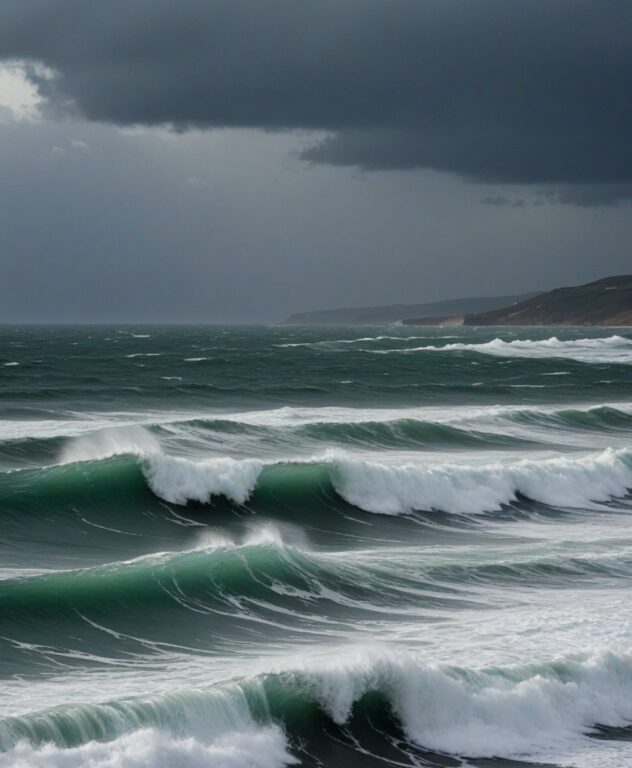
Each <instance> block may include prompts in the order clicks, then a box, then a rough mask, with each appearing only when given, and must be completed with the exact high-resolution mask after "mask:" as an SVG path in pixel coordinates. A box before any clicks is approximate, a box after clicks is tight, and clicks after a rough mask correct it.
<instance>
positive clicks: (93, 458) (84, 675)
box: [0, 327, 632, 768]
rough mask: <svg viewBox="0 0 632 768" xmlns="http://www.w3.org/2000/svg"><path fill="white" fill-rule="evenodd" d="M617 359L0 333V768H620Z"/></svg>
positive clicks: (623, 366)
mask: <svg viewBox="0 0 632 768" xmlns="http://www.w3.org/2000/svg"><path fill="white" fill-rule="evenodd" d="M631 489H632V334H631V333H630V332H629V331H625V330H613V329H570V328H567V329H559V328H557V329H553V328H544V329H510V330H509V329H489V328H487V329H484V330H481V329H462V328H456V329H454V328H435V329H424V328H412V327H407V328H402V327H399V328H398V327H388V328H384V327H380V328H366V327H363V328H349V327H347V328H325V329H323V328H319V329H310V328H292V327H288V328H199V327H196V328H166V327H165V328H158V327H148V328H138V327H134V328H129V327H108V328H103V327H101V328H35V327H28V328H27V327H21V328H10V327H4V328H2V329H0V518H1V525H2V536H1V537H0V675H2V694H3V695H2V696H1V697H0V768H9V767H11V768H14V767H19V768H32V767H35V766H37V767H38V768H39V767H40V766H41V767H42V768H50V767H51V766H53V767H55V768H72V767H74V766H91V768H95V767H96V768H106V767H107V768H113V766H116V768H140V766H152V768H153V767H154V766H157V767H158V768H181V767H184V768H194V767H195V768H205V767H206V766H213V767H214V768H225V767H227V766H228V767H231V768H233V767H234V768H238V767H239V768H241V767H243V766H246V767H248V766H250V767H252V768H275V767H277V766H285V765H303V766H310V767H313V768H317V767H321V766H324V767H327V768H329V767H338V766H340V767H342V766H351V765H358V766H369V767H370V768H374V767H377V766H388V765H394V766H441V767H449V768H452V767H453V768H457V766H478V767H479V768H509V767H510V766H511V767H513V768H517V766H525V765H532V764H546V765H558V766H577V767H578V768H582V767H587V766H591V767H592V766H606V768H618V766H623V765H628V764H632V738H631V734H632V647H631V645H630V639H631V635H632V601H631V600H630V597H631V591H630V588H631V586H632V496H631Z"/></svg>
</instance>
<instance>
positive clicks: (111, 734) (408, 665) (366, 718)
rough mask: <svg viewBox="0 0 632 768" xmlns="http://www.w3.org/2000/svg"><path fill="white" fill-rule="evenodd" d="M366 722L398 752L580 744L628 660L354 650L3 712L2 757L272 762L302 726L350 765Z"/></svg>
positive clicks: (612, 709) (618, 702)
mask: <svg viewBox="0 0 632 768" xmlns="http://www.w3.org/2000/svg"><path fill="white" fill-rule="evenodd" d="M376 718H378V719H379V720H381V722H382V723H388V720H389V719H391V718H392V723H393V726H392V727H393V729H401V736H400V738H401V737H403V739H405V740H406V742H407V748H408V749H409V750H410V752H409V754H417V755H419V752H415V750H418V749H422V750H431V751H433V752H435V753H441V754H444V755H445V754H452V755H461V756H466V757H472V758H476V757H505V758H515V757H521V758H523V759H524V758H525V757H537V756H545V755H546V754H547V753H548V752H549V751H550V750H552V749H556V750H560V749H561V750H563V749H572V748H573V747H576V746H577V744H581V743H582V742H585V741H586V740H587V738H588V735H587V734H589V733H590V732H591V730H593V729H595V727H596V726H598V725H603V726H610V727H614V728H617V727H624V726H626V725H627V724H628V723H629V722H630V719H632V659H631V658H630V656H629V655H627V654H622V653H617V652H614V651H604V652H599V653H595V654H593V655H584V656H575V657H567V658H560V659H556V660H553V661H551V662H544V663H539V664H537V663H534V664H530V665H525V666H512V667H494V668H482V669H481V668H473V667H458V666H446V665H441V664H433V663H427V662H424V661H423V660H421V659H419V658H417V657H416V656H414V655H412V654H410V653H404V652H396V651H386V650H383V649H377V648H373V649H371V648H368V649H367V648H357V649H355V650H354V651H347V652H345V653H341V654H340V653H339V654H337V657H336V661H331V660H325V659H324V658H311V659H308V660H306V661H305V662H303V663H301V664H298V665H297V664H296V662H294V663H292V662H290V663H289V664H288V665H287V666H285V667H280V668H278V669H276V670H274V669H273V670H272V671H271V672H269V673H265V674H259V675H257V676H255V677H253V678H249V679H245V680H243V681H241V682H234V683H230V684H225V685H218V686H211V687H210V688H206V689H205V688H200V689H195V690H186V691H182V692H179V693H171V694H166V695H163V696H160V697H155V698H144V699H131V700H122V701H114V702H109V703H103V704H92V705H88V704H86V705H74V706H61V707H57V708H55V709H51V710H44V711H41V712H35V713H32V714H29V715H24V716H23V717H10V718H5V719H4V720H3V721H1V722H0V745H1V746H2V748H3V749H4V750H5V754H4V755H2V756H0V766H1V767H2V768H5V767H6V768H8V766H11V767H12V768H15V767H16V766H29V768H31V767H32V766H38V767H39V766H42V767H43V768H49V766H53V767H54V768H60V767H61V766H64V768H66V767H67V766H70V767H71V768H75V766H80V765H86V764H88V763H89V764H90V765H94V766H98V768H102V767H103V768H105V766H111V765H117V766H121V768H137V767H138V766H141V765H142V766H144V765H148V764H151V765H153V766H160V768H175V766H178V767H179V768H180V766H187V767H189V766H190V767H191V768H193V766H196V768H198V767H199V766H203V767H205V766H210V765H213V766H215V767H217V766H220V767H221V768H224V767H225V766H227V767H228V768H233V766H235V767H236V766H238V765H239V766H249V767H250V768H273V766H274V767H276V766H282V765H288V764H292V763H293V762H298V758H299V757H300V756H301V745H302V743H303V739H302V734H303V732H304V731H305V730H306V729H310V728H312V729H313V728H314V727H316V728H318V729H319V730H318V732H320V734H321V735H320V739H319V740H317V742H316V743H315V744H314V745H312V747H311V749H316V750H317V749H318V748H319V742H320V746H322V747H323V748H324V749H323V751H324V753H325V754H326V746H327V742H328V741H329V740H335V741H338V742H341V743H344V742H345V741H346V742H347V743H351V744H352V745H353V747H354V748H356V749H357V750H358V753H356V756H355V759H356V760H357V759H358V755H361V754H362V753H363V748H364V743H365V742H367V741H369V743H370V741H373V742H375V737H376V730H375V728H374V725H373V722H374V721H375V719H376ZM327 722H328V723H329V725H327ZM319 724H321V725H320V727H322V724H324V725H325V726H326V727H325V729H324V730H322V731H321V730H320V727H319ZM174 731H175V732H174ZM377 733H378V734H379V733H380V731H378V732H377ZM221 734H223V735H221ZM284 734H285V735H284ZM381 736H382V738H384V739H385V741H386V740H388V738H389V733H388V731H385V730H381ZM64 748H65V750H64V752H63V754H62V752H61V750H62V749H64ZM419 756H420V757H421V755H419ZM352 759H353V758H352ZM147 761H149V762H147Z"/></svg>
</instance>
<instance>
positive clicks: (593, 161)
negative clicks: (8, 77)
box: [0, 0, 632, 202]
mask: <svg viewBox="0 0 632 768" xmlns="http://www.w3.org/2000/svg"><path fill="white" fill-rule="evenodd" d="M631 29H632V4H631V3H625V2H611V1H610V0H576V1H571V0H476V2H474V1H473V0H344V2H340V0H303V1H298V0H265V1H264V0H108V2H97V0H3V3H2V5H1V6H0V57H2V58H4V59H18V60H27V61H31V62H37V63H39V64H43V65H45V66H46V67H48V68H50V69H51V70H52V71H53V72H55V73H56V76H55V77H54V78H53V79H52V80H51V79H47V78H45V77H42V76H41V74H39V75H38V74H36V73H35V72H33V73H32V74H31V76H32V77H33V78H34V79H35V80H36V81H37V82H38V85H39V87H40V90H41V91H42V93H43V95H44V96H45V97H46V98H47V99H48V100H49V102H50V103H52V104H54V105H55V106H56V107H57V108H60V107H61V108H63V109H72V110H76V111H77V112H78V113H79V114H80V115H81V116H83V117H85V118H88V119H90V120H95V121H102V122H110V123H116V124H120V125H134V124H143V125H158V124H168V125H172V126H174V127H175V128H176V129H187V128H191V127H198V128H199V127H201V128H207V127H220V126H221V127H253V128H263V129H274V130H276V129H281V130H286V129H309V130H313V129H316V130H320V131H326V132H327V134H328V138H326V139H325V140H324V141H322V142H320V143H318V144H316V145H315V146H313V147H311V148H310V149H309V150H307V152H306V153H305V156H306V158H307V159H309V160H311V161H313V162H317V163H327V164H337V165H354V166H359V167H363V168H366V169H393V168H397V169H408V168H417V167H422V168H431V169H434V170H439V171H448V172H452V173H456V174H459V175H461V176H464V177H466V178H468V179H472V180H475V181H481V182H493V183H518V184H533V185H539V186H542V185H558V186H559V187H560V188H563V189H565V190H566V191H565V192H564V194H565V195H566V199H569V200H571V201H573V198H575V199H576V200H577V201H580V202H581V201H582V200H583V201H584V202H586V201H588V202H599V201H600V200H603V199H612V198H617V197H621V196H627V195H629V193H630V185H631V184H632V151H631V150H630V143H629V136H630V135H631V134H632V99H630V93H631V92H632V45H630V30H631ZM572 188H576V189H577V190H578V191H577V193H576V194H575V193H574V192H572ZM587 188H588V189H589V190H593V191H589V192H586V189H587ZM569 189H570V190H571V191H569Z"/></svg>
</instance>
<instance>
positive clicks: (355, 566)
mask: <svg viewBox="0 0 632 768" xmlns="http://www.w3.org/2000/svg"><path fill="white" fill-rule="evenodd" d="M208 538H209V539H211V541H210V542H208V541H207V542H206V543H205V544H201V545H200V546H199V547H198V548H197V549H194V550H189V551H184V552H165V553H156V554H152V555H147V556H143V557H140V558H136V559H134V560H129V561H121V562H114V563H110V564H107V565H101V566H95V567H91V568H84V569H76V570H69V571H53V572H49V573H44V574H36V575H32V576H22V575H20V574H19V573H17V574H16V575H15V576H13V577H11V578H6V579H4V580H0V614H1V615H2V617H3V622H5V624H8V623H9V622H18V623H20V622H28V623H29V624H31V625H32V624H34V623H37V622H38V621H42V620H43V621H49V620H51V621H56V620H61V619H62V618H64V617H65V618H68V617H70V618H73V619H75V620H78V619H79V618H80V617H81V616H82V615H83V614H84V613H88V614H90V615H91V616H96V615H99V616H102V617H103V616H112V617H119V616H121V615H122V614H123V613H124V612H128V613H129V614H130V615H131V616H133V617H137V618H139V621H138V623H139V625H141V626H142V622H143V620H144V619H142V617H141V614H144V613H145V612H146V611H147V612H151V611H154V610H156V609H164V608H166V607H169V606H171V607H173V608H176V609H178V610H180V609H184V610H185V611H196V612H200V611H204V610H206V609H209V613H210V612H211V611H210V609H212V608H213V607H217V606H221V607H222V608H223V609H224V610H226V609H231V607H232V609H234V608H235V606H236V603H235V601H234V598H240V601H239V610H244V611H246V610H247V609H248V605H247V601H249V600H250V601H253V603H252V606H251V607H254V612H255V613H256V610H257V607H263V606H268V607H270V608H271V607H272V606H274V605H275V604H276V605H280V606H283V607H284V608H285V609H287V610H290V611H292V612H294V616H295V619H296V620H299V619H300V617H301V614H303V615H304V617H305V618H307V619H309V620H310V621H314V622H316V623H317V622H318V619H319V617H322V618H323V619H328V618H332V617H334V616H336V615H338V616H342V615H345V616H346V617H347V618H357V617H358V614H360V613H361V614H364V615H365V616H366V615H370V614H371V613H375V614H380V615H381V617H382V619H383V620H386V619H387V617H389V616H390V618H391V619H392V620H397V619H400V618H401V615H402V613H405V612H409V611H411V610H413V609H415V608H418V609H424V608H429V607H436V606H439V605H448V604H449V605H450V607H451V608H458V606H459V600H458V599H457V597H458V590H459V587H461V586H472V585H475V584H479V585H482V586H485V587H490V586H492V587H493V586H511V585H517V586H520V587H521V588H525V585H528V588H529V589H536V588H537V587H538V586H539V585H546V586H547V588H553V587H560V588H563V587H566V586H571V587H572V586H573V585H576V584H577V582H578V580H581V579H586V580H591V579H596V578H602V579H603V578H609V579H617V578H621V579H629V578H630V576H631V575H632V553H631V552H630V551H629V550H628V549H625V550H623V551H619V552H616V551H615V552H612V551H611V550H603V549H602V550H598V551H596V552H593V553H590V554H588V555H585V556H579V555H577V554H576V553H574V552H563V551H560V552H554V553H550V554H547V555H537V556H531V557H529V555H528V554H524V555H522V556H517V557H513V558H505V560H504V561H503V562H489V561H485V560H482V561H469V562H467V561H465V562H464V561H462V560H461V559H460V557H459V552H458V550H457V553H456V554H455V555H453V556H452V557H451V558H448V559H447V561H446V557H445V556H444V559H443V561H440V562H433V561H432V560H431V559H428V558H423V559H420V558H418V557H417V553H418V552H419V550H418V549H414V548H413V549H412V550H407V549H406V548H399V549H392V548H383V549H382V550H381V551H380V550H379V549H375V550H374V551H373V552H372V554H371V556H370V557H367V556H363V555H362V554H360V555H358V554H357V553H356V554H354V553H352V552H344V551H342V552H317V551H309V550H305V549H302V548H300V547H297V546H293V545H291V544H288V543H286V542H284V541H283V538H282V536H281V534H280V533H279V532H278V531H277V530H276V529H273V528H270V527H269V526H268V527H263V528H260V529H258V530H255V531H253V532H252V533H251V534H250V535H249V536H247V537H246V538H245V539H244V540H243V541H242V542H241V543H240V542H238V541H231V540H230V539H228V538H226V537H217V536H215V537H213V536H209V537H208ZM424 592H425V594H424ZM463 604H464V605H469V603H468V602H466V601H463ZM386 609H388V611H387V610H386Z"/></svg>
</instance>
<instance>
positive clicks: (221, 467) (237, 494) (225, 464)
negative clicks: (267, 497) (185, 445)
mask: <svg viewBox="0 0 632 768" xmlns="http://www.w3.org/2000/svg"><path fill="white" fill-rule="evenodd" d="M263 466H264V464H263V462H261V461H259V460H257V459H243V460H241V461H238V460H236V459H231V458H228V457H220V458H211V459H204V460H202V461H191V460H189V459H184V458H177V457H173V456H162V455H152V456H149V457H148V458H146V460H145V462H144V467H143V470H144V473H145V477H146V479H147V482H148V483H149V487H150V488H151V489H152V491H153V492H154V493H155V494H156V495H157V496H160V497H161V498H162V499H165V501H169V502H171V503H172V504H186V503H187V502H188V501H199V502H202V503H206V502H208V501H209V500H210V499H211V497H212V496H225V497H226V498H228V499H230V500H231V501H234V502H235V503H236V504H243V503H245V502H246V501H247V500H248V498H249V496H250V494H251V493H252V492H253V490H254V489H255V486H256V484H257V479H258V477H259V473H260V472H261V470H262V469H263Z"/></svg>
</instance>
